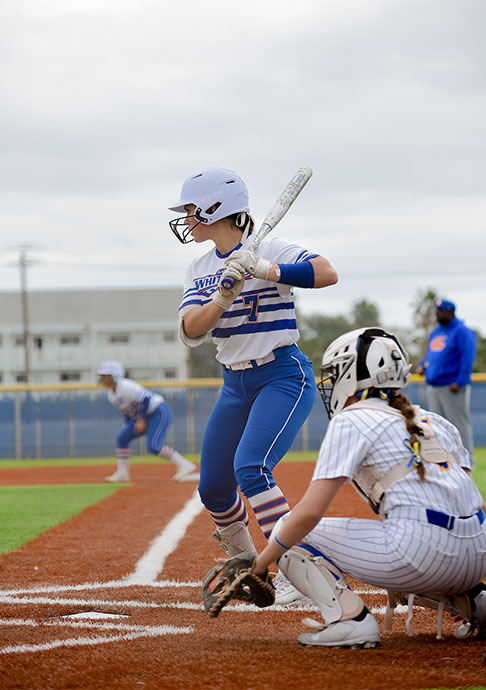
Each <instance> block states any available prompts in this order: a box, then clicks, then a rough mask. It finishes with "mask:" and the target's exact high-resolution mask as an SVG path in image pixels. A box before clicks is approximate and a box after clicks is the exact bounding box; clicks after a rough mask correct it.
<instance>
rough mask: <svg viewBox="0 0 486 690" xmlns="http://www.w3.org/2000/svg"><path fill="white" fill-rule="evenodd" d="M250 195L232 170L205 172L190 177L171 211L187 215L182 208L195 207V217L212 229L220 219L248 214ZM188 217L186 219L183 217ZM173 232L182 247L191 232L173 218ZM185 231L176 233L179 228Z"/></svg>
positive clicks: (213, 169) (209, 169) (177, 219)
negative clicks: (238, 214)
mask: <svg viewBox="0 0 486 690" xmlns="http://www.w3.org/2000/svg"><path fill="white" fill-rule="evenodd" d="M249 199H250V197H249V194H248V189H247V188H246V184H245V183H244V182H243V180H242V179H241V177H240V176H239V175H238V173H236V172H235V171H234V170H230V169H229V168H207V169H206V170H202V171H201V172H198V173H195V174H194V175H190V176H189V177H188V178H187V179H186V181H185V182H184V184H183V185H182V190H181V197H180V199H179V201H178V202H177V203H176V204H175V205H174V206H169V210H170V211H175V212H176V213H186V209H185V208H184V206H187V204H194V206H195V207H196V210H195V212H194V217H195V218H197V220H198V221H199V222H200V223H204V224H205V225H212V224H213V223H215V222H216V221H217V220H221V218H227V217H228V216H232V215H233V214H237V213H249V212H250V206H249ZM185 217H187V216H185ZM169 225H170V227H171V230H172V232H173V233H174V234H175V235H176V237H177V238H178V239H179V240H180V241H181V242H182V243H183V244H187V243H188V242H191V241H192V240H191V239H188V236H189V234H190V232H191V231H190V229H189V228H188V227H187V226H186V225H185V224H184V218H176V219H175V220H171V221H170V223H169ZM182 225H184V229H181V232H179V226H182Z"/></svg>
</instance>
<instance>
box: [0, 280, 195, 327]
mask: <svg viewBox="0 0 486 690" xmlns="http://www.w3.org/2000/svg"><path fill="white" fill-rule="evenodd" d="M181 300H182V288H178V287H166V288H130V289H117V288H106V289H85V290H81V289H79V290H42V291H41V290H32V291H29V293H28V314H29V323H30V327H31V328H32V327H34V328H35V327H42V326H47V325H53V324H59V325H73V326H77V327H79V326H80V324H85V323H105V324H110V323H112V324H115V323H118V324H119V323H123V322H124V321H126V322H127V323H134V322H141V323H147V322H152V323H157V322H159V323H161V322H174V321H177V313H178V307H179V305H180V302H181ZM21 323H22V306H21V294H20V292H0V328H1V327H2V326H3V327H15V326H19V325H21Z"/></svg>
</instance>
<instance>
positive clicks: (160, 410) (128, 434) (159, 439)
mask: <svg viewBox="0 0 486 690" xmlns="http://www.w3.org/2000/svg"><path fill="white" fill-rule="evenodd" d="M135 421H136V419H135V417H133V418H132V419H129V420H128V422H127V423H126V424H125V426H124V427H123V428H122V430H121V431H120V433H119V434H118V436H117V438H116V447H117V448H128V445H129V443H130V441H132V440H133V439H134V438H137V437H138V436H143V434H147V451H148V452H149V453H153V455H158V454H159V452H160V450H161V448H162V446H163V445H164V441H165V435H166V434H167V429H168V428H169V426H170V425H171V424H172V410H171V409H170V407H169V406H168V405H167V403H166V402H165V401H164V402H163V403H161V404H160V405H159V406H158V407H157V408H155V410H154V411H153V412H152V414H151V415H149V416H148V417H147V426H146V429H145V431H144V432H143V433H141V434H137V433H135V429H134V427H135Z"/></svg>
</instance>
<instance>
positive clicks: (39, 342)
mask: <svg viewBox="0 0 486 690" xmlns="http://www.w3.org/2000/svg"><path fill="white" fill-rule="evenodd" d="M43 343H44V339H43V338H41V337H40V336H39V335H36V336H34V337H33V338H32V344H33V345H34V348H35V349H36V350H42V345H43Z"/></svg>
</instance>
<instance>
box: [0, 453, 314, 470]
mask: <svg viewBox="0 0 486 690" xmlns="http://www.w3.org/2000/svg"><path fill="white" fill-rule="evenodd" d="M315 455H316V456H317V453H316V454H315ZM184 457H186V458H187V459H188V460H193V461H195V462H199V455H191V454H186V453H185V454H184ZM130 462H131V463H133V464H135V465H159V464H160V463H161V462H162V463H163V462H168V460H163V459H162V458H159V457H156V456H155V455H138V456H137V455H134V456H133V457H131V458H130ZM115 464H116V461H115V458H114V457H113V456H110V457H106V458H38V459H37V458H28V459H25V460H11V459H8V460H1V459H0V471H1V470H2V469H21V468H28V467H66V466H71V467H89V466H93V465H115Z"/></svg>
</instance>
